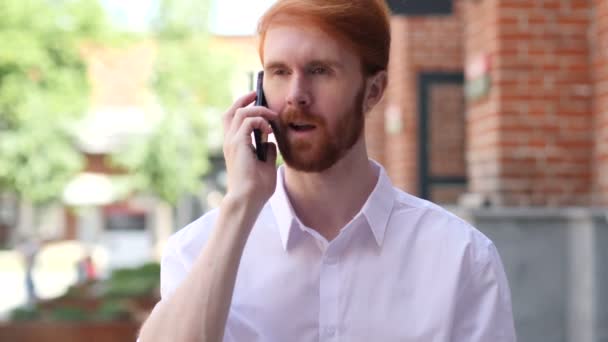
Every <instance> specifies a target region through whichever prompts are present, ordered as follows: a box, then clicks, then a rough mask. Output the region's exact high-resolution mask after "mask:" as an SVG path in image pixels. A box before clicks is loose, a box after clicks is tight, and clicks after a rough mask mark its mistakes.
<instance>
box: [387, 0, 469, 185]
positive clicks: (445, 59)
mask: <svg viewBox="0 0 608 342" xmlns="http://www.w3.org/2000/svg"><path fill="white" fill-rule="evenodd" d="M461 3H462V2H461V1H458V0H456V1H455V6H454V13H453V14H452V15H449V16H420V17H404V16H395V17H393V19H392V34H393V36H392V38H393V44H392V48H391V61H390V65H389V74H390V75H389V87H388V90H387V94H386V98H385V102H386V106H385V109H386V111H392V112H397V113H398V115H399V116H400V119H401V120H400V126H401V130H400V131H399V132H394V133H387V134H385V138H384V164H385V166H386V168H387V170H388V173H389V175H390V176H391V178H392V180H393V182H394V184H395V185H396V186H398V187H400V188H402V189H404V190H406V191H408V192H410V193H413V194H417V193H418V182H419V175H418V147H419V146H418V124H419V123H418V103H417V101H418V74H419V73H420V72H422V71H461V70H462V68H463V46H462V40H463V37H462V4H461ZM385 120H386V118H385ZM389 125H390V123H389Z"/></svg>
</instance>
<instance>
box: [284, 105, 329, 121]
mask: <svg viewBox="0 0 608 342" xmlns="http://www.w3.org/2000/svg"><path fill="white" fill-rule="evenodd" d="M279 121H280V124H281V125H282V126H286V125H288V124H290V123H293V122H304V123H308V124H313V125H315V126H318V125H324V124H325V120H324V119H323V118H322V117H320V116H318V115H315V114H312V113H311V112H309V111H306V110H303V109H301V108H297V107H287V108H285V110H283V111H282V112H281V113H280V114H279Z"/></svg>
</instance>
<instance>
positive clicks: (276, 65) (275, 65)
mask: <svg viewBox="0 0 608 342" xmlns="http://www.w3.org/2000/svg"><path fill="white" fill-rule="evenodd" d="M314 66H328V67H332V68H336V69H340V68H342V66H343V65H342V63H340V62H339V61H337V60H333V59H314V60H312V61H310V62H308V63H306V67H314ZM264 69H289V67H288V66H287V64H285V63H283V62H279V61H270V62H268V63H266V64H265V65H264Z"/></svg>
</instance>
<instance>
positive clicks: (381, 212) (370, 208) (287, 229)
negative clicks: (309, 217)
mask: <svg viewBox="0 0 608 342" xmlns="http://www.w3.org/2000/svg"><path fill="white" fill-rule="evenodd" d="M370 162H371V163H372V165H373V166H374V167H375V168H376V169H377V170H378V181H377V183H376V186H375V187H374V190H372V192H371V194H370V195H369V197H368V198H367V201H366V202H365V204H364V205H363V207H362V208H361V211H360V213H359V214H357V215H360V214H363V216H364V217H365V218H366V219H367V223H368V224H369V229H370V230H371V232H372V234H373V235H374V239H375V240H376V243H377V244H378V246H379V247H381V246H382V242H383V241H384V234H385V232H386V227H387V225H388V221H389V218H390V215H391V212H392V210H393V204H394V201H395V191H394V188H393V184H392V183H391V181H390V179H389V177H388V175H387V174H386V171H385V170H384V168H383V167H382V166H381V165H380V164H379V163H377V162H376V161H373V160H370ZM284 173H285V167H284V166H281V167H279V168H278V170H277V187H276V189H275V192H274V194H273V195H272V197H271V198H270V201H269V202H270V205H271V207H272V212H273V214H274V217H275V220H276V223H277V225H278V230H279V234H280V237H281V242H282V245H283V248H284V249H285V250H288V248H289V247H290V246H291V245H292V244H293V243H294V241H295V240H296V237H297V235H298V232H299V231H301V230H300V229H296V228H298V220H297V218H296V215H295V212H294V210H293V207H292V206H291V202H290V201H289V197H288V196H287V193H286V191H285V175H284Z"/></svg>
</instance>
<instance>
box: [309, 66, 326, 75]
mask: <svg viewBox="0 0 608 342" xmlns="http://www.w3.org/2000/svg"><path fill="white" fill-rule="evenodd" d="M310 72H311V73H312V74H313V75H324V74H327V69H326V68H323V67H315V68H312V69H311V70H310Z"/></svg>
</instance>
